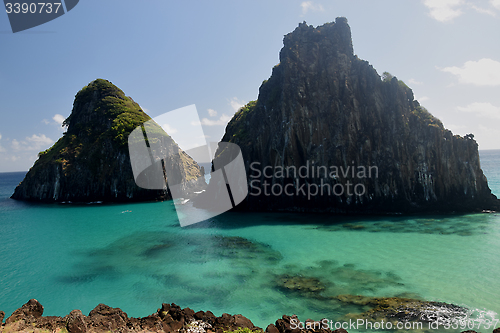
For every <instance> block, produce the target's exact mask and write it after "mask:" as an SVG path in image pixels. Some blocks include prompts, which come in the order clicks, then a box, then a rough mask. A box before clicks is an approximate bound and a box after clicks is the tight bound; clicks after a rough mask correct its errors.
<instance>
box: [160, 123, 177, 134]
mask: <svg viewBox="0 0 500 333" xmlns="http://www.w3.org/2000/svg"><path fill="white" fill-rule="evenodd" d="M161 127H162V128H163V129H164V130H165V132H167V134H168V135H172V134H175V133H177V132H178V130H177V128H174V127H172V126H170V125H169V124H163V125H162V126H161Z"/></svg>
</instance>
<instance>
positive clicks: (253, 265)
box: [0, 150, 500, 331]
mask: <svg viewBox="0 0 500 333" xmlns="http://www.w3.org/2000/svg"><path fill="white" fill-rule="evenodd" d="M480 153H481V165H482V168H483V171H484V172H485V174H486V176H487V178H488V181H489V184H490V188H491V189H492V191H493V192H494V193H495V194H496V195H497V196H500V150H497V151H482V152H480ZM23 177H24V173H3V174H0V310H3V311H5V312H6V313H7V316H8V315H10V314H11V313H12V311H14V310H15V309H17V308H18V307H20V306H21V305H22V304H24V303H25V302H26V301H28V300H29V299H31V298H36V299H38V300H39V301H40V302H41V303H42V304H43V305H44V307H45V313H44V314H45V315H58V316H64V315H66V314H68V313H69V312H70V311H71V310H73V309H80V310H82V311H83V312H84V313H85V314H87V313H88V312H89V311H90V310H91V309H93V308H94V307H95V306H96V305H97V304H99V303H105V304H107V305H110V306H112V307H120V308H121V309H122V310H124V311H126V312H127V313H128V314H129V316H134V317H137V316H146V315H149V314H151V313H153V312H155V311H156V309H157V308H158V307H159V306H160V305H161V303H162V302H168V303H172V302H174V303H176V304H178V305H180V306H182V307H191V308H192V309H194V310H195V311H198V310H205V311H206V310H211V311H212V312H213V313H214V314H216V315H221V314H222V313H224V312H228V313H232V314H234V313H242V314H243V315H245V316H247V317H248V318H250V319H251V320H252V321H253V322H254V324H256V325H258V326H261V327H265V326H266V325H267V324H269V323H272V322H274V321H275V320H276V319H278V318H280V317H281V316H282V315H283V314H297V315H298V316H299V318H300V319H301V320H305V319H307V318H312V319H315V320H319V319H321V318H325V317H326V318H329V319H332V320H335V319H337V318H340V316H342V315H345V314H346V313H347V312H361V311H364V310H363V309H361V308H355V307H353V306H350V307H349V306H346V305H343V304H339V303H338V302H336V301H334V300H332V299H331V297H333V296H336V295H340V294H354V295H366V296H378V297H392V296H413V297H419V298H422V299H426V300H433V301H444V302H447V303H453V304H456V305H462V306H465V307H467V308H469V309H476V312H477V313H478V314H479V315H485V316H492V315H495V313H498V314H500V302H498V291H499V290H500V279H499V278H498V277H499V276H500V255H499V254H500V237H499V236H500V214H474V215H461V216H422V217H410V218H408V217H406V218H401V217H394V218H388V217H384V218H362V219H361V218H340V217H331V216H323V215H297V214H261V213H259V214H257V213H255V214H248V213H247V214H243V213H227V214H224V215H222V216H219V217H217V218H215V219H213V221H211V222H210V223H205V224H203V223H202V224H198V225H195V226H192V227H188V228H181V227H180V226H179V223H178V220H177V217H176V214H175V210H174V207H173V205H172V203H171V202H161V203H137V204H120V205H118V204H114V205H102V204H93V205H72V204H54V205H39V204H28V203H23V202H18V201H14V200H11V199H9V196H10V195H11V194H12V192H13V190H14V188H15V186H16V185H17V184H18V183H19V182H20V181H21V180H22V179H23ZM286 276H301V277H305V278H308V277H311V278H316V279H318V280H319V281H322V283H323V284H324V285H325V289H324V290H323V292H322V294H321V296H322V298H317V297H316V298H314V297H310V295H308V294H307V293H304V292H298V291H290V290H286V289H283V288H282V287H283V286H282V284H281V285H280V281H283V278H284V277H286ZM496 318H499V316H498V315H496ZM483 331H488V330H483Z"/></svg>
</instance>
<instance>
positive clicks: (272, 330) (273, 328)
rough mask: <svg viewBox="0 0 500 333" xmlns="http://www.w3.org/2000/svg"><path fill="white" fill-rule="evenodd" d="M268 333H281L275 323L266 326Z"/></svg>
mask: <svg viewBox="0 0 500 333" xmlns="http://www.w3.org/2000/svg"><path fill="white" fill-rule="evenodd" d="M266 333H280V331H279V330H278V328H277V327H276V326H275V325H274V324H269V325H268V326H267V327H266Z"/></svg>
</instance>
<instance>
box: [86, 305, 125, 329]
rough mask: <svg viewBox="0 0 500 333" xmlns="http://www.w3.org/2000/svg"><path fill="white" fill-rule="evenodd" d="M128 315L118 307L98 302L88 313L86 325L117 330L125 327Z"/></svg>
mask: <svg viewBox="0 0 500 333" xmlns="http://www.w3.org/2000/svg"><path fill="white" fill-rule="evenodd" d="M127 321H128V316H127V314H126V313H125V312H123V311H122V310H121V309H119V308H112V307H110V306H107V305H105V304H99V305H98V306H96V307H95V308H94V309H93V310H92V311H90V313H89V315H88V327H89V328H90V327H95V328H100V329H106V330H111V331H114V330H117V329H119V328H123V327H125V325H126V323H127Z"/></svg>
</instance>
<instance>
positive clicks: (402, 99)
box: [218, 18, 500, 213]
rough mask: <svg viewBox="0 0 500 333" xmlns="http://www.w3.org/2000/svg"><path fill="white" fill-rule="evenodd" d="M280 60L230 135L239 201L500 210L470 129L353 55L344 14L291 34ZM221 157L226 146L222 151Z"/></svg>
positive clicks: (303, 207) (289, 206) (375, 209)
mask: <svg viewBox="0 0 500 333" xmlns="http://www.w3.org/2000/svg"><path fill="white" fill-rule="evenodd" d="M283 44H284V45H283V48H282V49H281V52H280V63H279V64H278V65H276V66H275V67H274V68H273V71H272V75H271V77H270V78H269V80H266V81H264V82H263V84H262V85H261V87H260V89H259V96H258V100H257V101H254V102H250V103H249V104H248V105H246V106H245V107H243V108H242V109H240V110H239V111H238V112H237V113H236V114H235V115H234V117H233V118H232V120H231V121H230V122H229V124H228V126H227V128H226V133H225V135H224V137H223V139H222V141H227V142H233V143H236V144H238V145H239V146H240V147H241V149H242V153H243V158H244V160H245V167H246V171H247V174H248V176H249V177H248V186H249V195H248V197H247V199H246V201H245V202H244V204H242V205H240V206H239V208H240V209H249V210H298V211H321V212H338V213H406V212H438V211H442V212H451V211H477V210H483V209H498V208H499V207H500V205H499V201H498V200H497V198H496V197H495V196H494V195H492V194H491V191H490V189H489V188H488V183H487V180H486V178H485V176H484V175H483V172H482V170H481V168H480V163H479V155H478V145H477V143H476V142H475V141H474V139H473V136H472V135H467V136H465V137H461V136H458V135H453V134H452V132H451V131H449V130H447V129H446V128H445V127H443V124H442V123H441V122H440V121H439V120H438V119H436V118H435V117H433V116H432V115H431V114H430V113H429V112H428V111H427V110H426V109H425V108H423V107H422V106H421V105H420V104H419V103H418V101H416V100H415V99H414V96H413V92H412V90H411V89H410V88H409V87H408V86H406V84H404V83H403V82H402V81H399V80H398V79H397V78H396V77H392V76H391V75H389V74H387V75H385V77H384V78H382V77H381V76H380V75H379V74H378V73H377V71H376V70H375V69H374V68H373V67H372V66H371V65H370V64H369V63H368V62H367V61H364V60H361V59H359V58H358V57H357V56H356V55H354V53H353V46H352V40H351V32H350V27H349V25H348V24H347V20H346V19H345V18H337V19H336V21H335V23H327V24H325V25H322V26H318V27H317V28H314V27H312V26H310V25H307V24H306V23H302V24H299V26H298V27H297V28H296V29H295V30H294V31H293V32H292V33H289V34H287V35H286V36H285V37H284V40H283ZM218 154H219V155H220V154H221V152H218Z"/></svg>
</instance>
